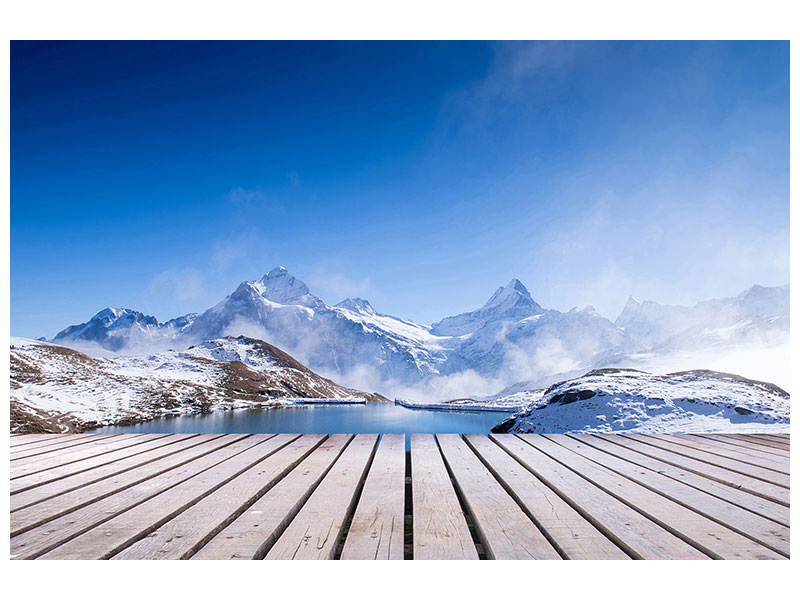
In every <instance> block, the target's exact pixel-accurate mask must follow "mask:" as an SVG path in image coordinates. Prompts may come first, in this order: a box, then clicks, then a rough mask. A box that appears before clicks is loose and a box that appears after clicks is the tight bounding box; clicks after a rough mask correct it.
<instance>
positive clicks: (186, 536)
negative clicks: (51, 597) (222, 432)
mask: <svg viewBox="0 0 800 600" xmlns="http://www.w3.org/2000/svg"><path fill="white" fill-rule="evenodd" d="M324 439H325V436H324V435H321V434H306V435H304V436H302V437H301V438H299V439H297V440H295V441H294V442H292V443H291V444H289V445H288V446H284V447H283V448H281V449H280V450H279V451H277V452H275V453H274V454H272V455H270V456H269V457H268V458H266V459H264V460H262V461H261V462H259V463H257V464H255V465H254V466H252V467H250V468H249V469H247V470H246V471H244V472H242V473H241V474H239V475H238V476H237V477H236V478H235V479H233V480H232V481H229V482H228V483H226V484H225V485H223V486H222V487H221V488H219V489H217V490H216V491H215V492H213V493H211V494H209V495H208V496H206V497H205V498H203V499H202V500H200V501H199V502H197V503H196V504H194V505H192V506H190V507H189V508H187V509H186V510H184V511H183V512H182V513H180V514H179V515H178V516H176V517H174V518H173V519H171V520H169V521H167V522H166V523H164V524H163V525H161V526H160V527H159V528H158V529H156V530H155V531H152V532H151V533H149V534H148V535H147V536H145V537H144V538H142V539H141V540H139V541H138V542H135V543H134V544H132V545H131V546H128V547H127V548H125V549H124V550H122V551H121V552H120V553H118V554H116V555H114V556H112V557H111V558H112V559H119V560H131V559H132V560H136V559H168V558H172V559H179V558H188V557H189V556H191V555H192V554H193V553H194V552H195V551H196V550H197V549H198V548H200V547H201V546H202V545H203V544H204V543H205V542H206V541H208V540H209V539H210V538H211V537H213V536H214V534H216V533H217V532H219V531H220V530H221V529H223V528H224V527H225V526H226V525H228V524H229V523H231V522H232V521H233V520H234V519H235V518H236V517H238V516H239V515H240V514H242V513H243V512H244V511H245V510H246V509H247V507H248V506H250V505H251V504H252V503H253V502H255V501H256V500H257V499H258V498H259V497H261V496H262V495H263V494H264V493H265V492H266V491H267V490H269V489H270V488H271V487H272V486H273V485H275V483H277V482H278V481H279V480H280V479H281V478H283V477H284V476H285V475H286V474H287V473H288V472H289V471H291V470H292V469H293V468H294V467H296V466H297V465H298V464H299V463H300V462H301V461H302V460H303V459H304V458H305V457H307V456H308V455H309V454H310V453H311V452H312V451H313V450H314V449H315V448H316V447H317V446H319V444H321V443H322V441H323V440H324ZM159 503H160V504H163V501H162V500H160V501H159Z"/></svg>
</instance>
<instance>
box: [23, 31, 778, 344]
mask: <svg viewBox="0 0 800 600" xmlns="http://www.w3.org/2000/svg"><path fill="white" fill-rule="evenodd" d="M276 265H285V266H286V267H287V268H288V269H289V270H290V271H291V272H292V273H294V274H295V275H296V276H298V277H299V278H301V279H303V280H305V281H306V282H307V283H308V284H309V286H310V287H311V289H312V292H314V293H316V294H317V295H319V296H321V297H322V298H323V299H324V300H326V301H328V302H331V303H334V302H338V301H340V300H342V299H343V298H344V297H346V296H362V297H366V298H368V299H370V300H371V301H372V303H373V305H374V306H375V307H376V309H377V310H379V311H381V312H386V313H390V314H395V315H398V316H401V317H406V318H411V319H414V320H417V321H419V322H423V323H430V322H432V321H435V320H438V319H440V318H441V317H443V316H445V315H448V314H454V313H457V312H461V311H464V310H470V309H472V308H475V307H477V306H479V305H481V304H482V303H483V302H485V301H486V299H488V297H489V296H490V295H491V294H492V292H493V291H494V290H495V289H496V288H497V286H499V285H502V284H505V283H506V282H507V281H508V280H509V279H511V278H512V277H517V278H519V279H521V280H522V281H523V282H524V283H525V284H526V285H527V286H528V288H529V289H530V290H531V293H532V295H533V296H534V298H535V299H536V300H537V301H538V302H540V303H541V304H543V305H544V306H547V307H552V308H558V309H561V310H567V309H569V308H571V307H573V306H576V305H578V306H583V305H586V304H593V305H594V306H595V307H596V308H597V309H598V310H600V311H601V312H602V313H603V314H605V315H606V316H608V317H610V318H612V319H613V318H615V317H616V314H617V313H618V312H619V310H620V309H621V308H622V306H623V304H624V302H625V300H626V298H627V296H628V295H629V294H633V295H636V296H639V297H643V298H648V299H654V300H658V301H661V302H673V303H693V302H695V301H698V300H701V299H704V298H707V297H713V296H724V295H732V294H735V293H737V292H739V291H741V290H742V289H744V288H746V287H749V286H750V285H752V284H753V283H761V284H765V285H775V284H782V283H786V282H788V280H789V44H788V43H782V42H766V43H762V42H740V43H683V42H677V43H631V42H625V43H549V42H548V43H499V44H492V43H455V42H450V43H394V42H392V43H384V42H372V43H351V42H337V43H283V42H262V43H244V42H242V43H239V42H236V43H182V42H181V43H153V42H114V43H98V42H88V43H12V46H11V332H12V334H13V335H23V336H30V337H38V336H41V335H45V336H48V337H50V336H52V335H53V334H55V333H56V331H58V330H59V329H61V328H62V327H64V326H66V325H69V324H72V323H78V322H82V321H85V320H86V319H87V318H88V317H90V316H91V315H92V314H93V313H94V312H96V311H97V310H99V309H100V308H102V307H104V306H108V305H112V306H124V307H131V308H136V309H139V310H142V311H143V312H146V313H149V314H154V315H155V316H156V317H158V318H159V319H161V320H166V319H168V318H171V317H174V316H177V315H179V314H183V313H186V312H190V311H200V310H203V309H205V308H207V307H209V306H211V305H212V304H215V303H216V302H218V301H219V300H221V299H222V298H223V297H224V296H225V295H226V294H228V293H229V292H230V291H231V290H232V289H233V288H234V287H235V286H236V285H237V284H238V283H239V282H240V281H242V280H245V279H255V278H257V277H260V276H261V275H262V274H263V273H264V272H266V271H267V270H269V269H270V268H272V267H273V266H276Z"/></svg>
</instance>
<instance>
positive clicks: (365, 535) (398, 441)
mask: <svg viewBox="0 0 800 600" xmlns="http://www.w3.org/2000/svg"><path fill="white" fill-rule="evenodd" d="M405 482H406V436H405V435H403V434H391V433H387V434H384V435H383V436H382V437H381V441H380V444H379V445H378V450H377V451H376V452H375V458H374V460H373V461H372V466H371V467H370V469H369V473H368V474H367V479H366V481H365V482H364V489H363V490H362V491H361V497H360V498H359V500H358V506H357V507H356V511H355V514H354V515H353V520H352V521H351V523H350V528H349V530H348V532H347V538H346V539H345V542H344V548H343V549H342V556H341V558H342V560H403V549H404V541H405V540H404V522H405V512H404V508H405Z"/></svg>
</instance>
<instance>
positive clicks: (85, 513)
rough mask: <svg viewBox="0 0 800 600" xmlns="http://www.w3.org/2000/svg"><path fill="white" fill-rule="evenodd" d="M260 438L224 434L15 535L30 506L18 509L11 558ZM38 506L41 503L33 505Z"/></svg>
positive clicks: (76, 531) (37, 550)
mask: <svg viewBox="0 0 800 600" xmlns="http://www.w3.org/2000/svg"><path fill="white" fill-rule="evenodd" d="M260 442H261V440H260V439H258V438H254V437H253V436H250V435H246V434H228V435H223V436H222V437H220V438H218V439H216V440H212V441H210V442H208V446H209V447H211V448H212V449H211V451H210V452H206V453H204V454H203V455H202V456H197V457H195V458H194V459H193V460H190V461H189V462H186V463H184V464H182V465H180V466H178V467H176V468H174V469H171V470H169V471H166V472H164V473H160V474H159V475H156V476H154V477H151V478H149V479H146V480H144V481H141V482H139V483H137V484H136V485H133V486H130V487H126V488H125V489H123V490H121V491H118V492H116V493H114V494H112V495H110V496H107V497H105V498H103V499H101V500H97V501H95V502H92V503H90V504H88V505H84V506H83V507H81V508H79V509H77V510H74V511H71V512H68V513H66V514H63V515H62V516H60V517H58V518H55V519H52V520H48V521H47V522H44V523H42V524H41V525H38V526H36V527H34V528H31V529H27V528H26V529H25V530H24V531H23V532H22V533H19V534H16V535H15V534H14V533H13V531H14V529H15V528H19V525H18V524H17V519H18V517H19V515H20V514H21V513H23V511H25V510H27V509H23V510H20V511H17V512H16V513H13V514H12V515H11V529H12V538H11V555H12V558H35V557H36V556H38V555H40V554H43V553H44V552H46V551H48V550H51V549H52V548H55V547H56V546H58V545H59V544H61V543H63V542H65V541H67V540H70V539H72V538H74V537H75V536H77V535H80V534H81V533H83V532H85V531H88V530H90V529H91V528H92V527H95V526H96V525H99V524H100V523H102V522H104V521H107V520H108V519H111V518H113V517H114V516H116V515H118V514H120V513H122V512H124V511H126V510H129V509H130V508H132V507H134V506H136V505H137V504H140V503H141V502H144V501H145V500H148V499H149V498H152V497H154V496H156V495H158V494H160V493H161V492H163V491H165V490H168V489H170V488H171V487H173V486H175V485H178V484H179V483H181V482H182V481H185V480H186V479H188V478H190V477H192V476H194V475H196V474H198V473H201V472H203V471H205V470H207V469H210V468H211V467H213V466H215V465H217V464H219V463H221V462H223V461H225V460H227V459H228V458H230V457H232V456H235V455H236V454H237V453H240V452H242V451H243V450H246V449H247V448H249V447H251V446H253V445H255V444H257V443H260ZM42 504H44V503H42ZM37 506H40V505H39V504H37V505H34V506H32V507H30V508H31V509H33V508H35V507H37Z"/></svg>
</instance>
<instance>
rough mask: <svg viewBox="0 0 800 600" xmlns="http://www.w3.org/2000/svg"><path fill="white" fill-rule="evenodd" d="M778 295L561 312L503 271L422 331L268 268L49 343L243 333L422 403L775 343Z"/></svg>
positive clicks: (122, 346)
mask: <svg viewBox="0 0 800 600" xmlns="http://www.w3.org/2000/svg"><path fill="white" fill-rule="evenodd" d="M788 294H789V289H788V286H783V287H778V288H764V287H760V286H754V287H753V288H751V289H750V290H748V291H746V292H743V293H742V294H740V295H739V296H737V297H735V298H727V299H722V300H710V301H707V302H702V303H700V304H698V305H696V306H694V307H679V306H662V305H659V304H657V303H654V302H640V301H638V300H635V299H633V298H632V299H631V300H630V301H629V302H628V304H627V305H626V307H625V309H624V310H623V312H622V314H620V316H619V317H618V319H617V321H616V323H612V322H611V321H609V320H608V319H606V318H605V317H603V316H602V315H600V314H598V313H597V311H595V310H594V309H593V308H592V307H591V306H589V307H585V308H583V309H578V308H574V309H572V310H570V311H568V312H560V311H557V310H552V309H545V308H542V306H540V305H539V304H538V303H537V302H536V301H534V300H533V298H532V297H531V294H530V293H529V292H528V290H527V289H526V288H525V286H524V285H523V284H522V283H521V282H520V281H519V280H517V279H512V280H511V281H510V282H509V283H508V284H507V285H506V286H503V287H500V288H499V289H498V290H497V291H496V292H495V293H494V294H493V295H492V296H491V297H490V298H489V300H488V301H487V302H486V303H485V304H484V305H483V306H482V307H481V308H479V309H476V310H474V311H470V312H467V313H463V314H459V315H456V316H453V317H447V318H445V319H442V320H441V321H439V322H438V323H434V324H433V325H432V326H430V327H428V326H425V325H419V324H417V323H413V322H411V321H406V320H403V319H400V318H397V317H393V316H390V315H385V314H381V313H379V312H377V311H376V310H375V309H374V308H373V307H372V305H371V304H370V303H369V302H368V301H367V300H364V299H361V298H348V299H346V300H344V301H342V302H340V303H338V304H336V305H329V304H326V303H325V302H324V301H323V300H322V299H320V298H318V297H317V296H315V295H313V294H312V293H311V292H310V290H309V288H308V286H306V284H305V283H303V282H302V281H300V280H298V279H297V278H295V277H294V276H292V275H291V274H290V273H289V272H288V271H287V270H286V269H285V268H283V267H277V268H275V269H273V270H271V271H270V272H269V273H267V274H266V275H264V276H263V277H262V278H261V279H257V280H254V281H245V282H243V283H241V284H240V285H239V286H238V287H237V288H236V290H234V292H233V293H232V294H230V295H229V296H227V297H226V298H224V299H223V300H222V301H221V302H220V303H218V304H217V305H216V306H214V307H212V308H210V309H208V310H206V311H205V312H203V313H201V314H199V315H195V314H190V315H185V316H183V317H179V318H177V319H173V320H171V321H167V322H166V323H159V322H158V321H157V320H156V319H155V318H154V317H150V316H147V315H143V314H141V313H138V312H135V311H132V310H129V309H106V310H104V311H101V312H100V313H98V314H97V315H95V316H94V317H93V318H92V319H91V320H90V321H88V322H87V323H83V324H81V325H75V326H72V327H68V328H67V329H65V330H63V331H61V332H59V334H58V335H57V336H56V337H55V338H54V341H56V342H58V343H61V344H64V345H68V346H70V347H73V348H76V349H78V350H83V351H85V352H87V353H89V354H91V355H92V356H95V355H98V354H97V353H95V352H93V351H91V350H90V347H94V348H103V349H105V350H106V351H110V352H115V353H141V352H142V349H143V348H155V349H157V350H166V349H167V348H175V349H180V348H186V347H188V346H190V345H196V344H200V343H202V342H203V341H205V340H209V339H216V338H220V337H225V336H237V335H246V336H249V337H252V338H258V339H263V340H265V341H267V342H269V343H272V344H275V345H276V346H279V347H280V348H285V349H286V350H287V351H288V352H290V353H291V354H292V355H294V356H296V357H298V359H300V360H301V361H302V362H303V363H305V364H307V365H309V367H311V368H312V369H314V370H315V371H318V372H320V373H323V374H326V375H329V376H332V377H335V378H336V379H337V380H339V381H343V382H345V383H348V384H350V385H358V386H360V387H364V386H368V387H374V388H376V389H380V390H382V391H383V392H384V393H387V394H388V393H400V394H403V395H409V396H416V397H417V398H418V399H423V398H422V396H426V397H427V396H430V395H431V390H434V391H435V390H436V389H437V385H431V382H434V383H435V382H437V381H439V380H441V381H446V382H448V385H449V386H450V387H448V389H451V388H452V385H451V384H453V382H454V381H455V379H454V378H460V379H459V381H460V380H462V379H463V381H464V382H465V385H464V386H462V387H464V389H459V390H458V391H457V392H456V393H458V394H464V395H473V394H475V393H476V391H475V389H474V382H475V380H476V378H481V380H482V381H483V385H482V387H483V388H484V389H485V392H477V393H489V392H495V391H497V390H499V389H501V388H502V387H504V386H507V385H510V384H514V383H516V382H523V381H526V382H529V383H530V384H532V385H533V384H535V385H536V386H542V385H544V386H546V385H548V384H549V383H551V382H552V381H553V380H554V377H556V376H559V375H560V376H562V378H563V377H566V376H572V375H576V374H578V373H583V372H585V371H587V370H589V369H592V368H596V367H599V366H611V365H622V366H629V365H632V364H637V365H642V364H643V365H644V366H645V368H647V362H646V361H645V362H644V363H643V362H642V358H641V356H642V353H650V355H649V356H648V358H647V360H652V359H653V357H654V356H655V357H656V358H661V357H663V356H667V355H669V354H670V353H675V352H679V351H680V352H686V351H689V350H692V351H695V350H698V349H705V348H714V349H715V351H716V350H717V349H718V348H723V347H725V348H727V347H730V346H735V345H742V344H750V345H751V346H752V345H754V344H756V345H761V346H763V345H774V344H779V343H785V342H786V341H787V340H788V328H789V316H788ZM148 344H149V345H148ZM634 354H636V355H637V358H636V361H637V362H635V363H634V362H632V359H631V357H632V355H634ZM697 366H698V367H703V368H705V367H706V366H707V365H705V364H702V363H701V364H698V365H697ZM722 368H725V365H724V364H723V365H722ZM673 370H674V369H673ZM364 382H369V383H368V384H365V383H364ZM456 383H457V382H456ZM453 385H455V384H453ZM458 385H460V384H458ZM414 386H416V392H415V387H414ZM470 387H471V388H472V389H470ZM486 388H491V389H486ZM440 399H442V398H429V401H431V400H440Z"/></svg>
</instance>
